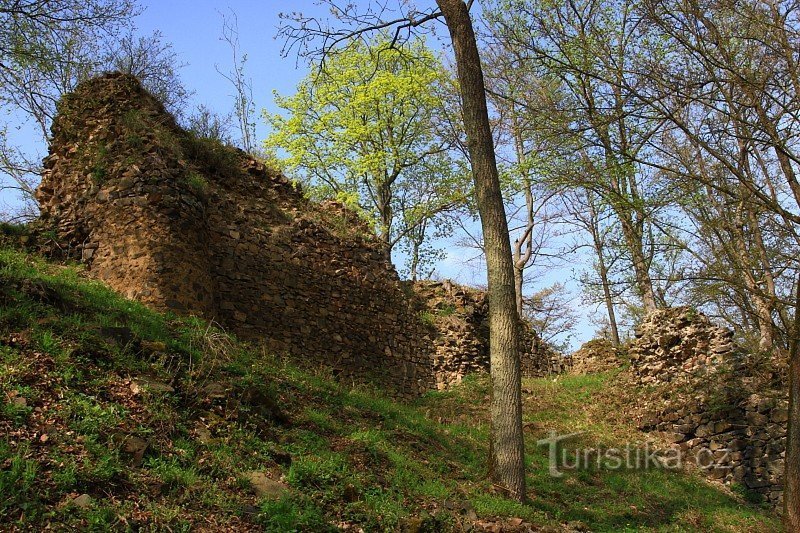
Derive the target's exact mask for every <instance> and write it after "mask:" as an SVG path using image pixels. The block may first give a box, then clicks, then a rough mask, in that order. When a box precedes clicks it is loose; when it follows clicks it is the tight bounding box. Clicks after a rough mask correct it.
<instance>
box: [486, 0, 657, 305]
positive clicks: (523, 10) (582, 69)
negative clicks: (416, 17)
mask: <svg viewBox="0 0 800 533" xmlns="http://www.w3.org/2000/svg"><path fill="white" fill-rule="evenodd" d="M632 10H633V6H632V5H631V4H630V3H628V2H621V1H615V0H608V1H604V2H597V1H594V0H580V1H575V2H568V3H565V4H558V3H553V2H547V1H542V2H528V1H517V0H502V1H499V2H496V3H495V5H493V6H492V9H490V11H489V19H490V28H491V30H492V32H493V35H494V36H495V39H496V40H497V41H500V42H502V43H503V47H504V48H505V49H506V50H507V56H506V61H508V62H509V66H508V67H507V69H509V70H511V69H526V70H527V71H528V72H531V73H532V75H529V77H530V78H531V79H536V78H537V77H538V76H539V75H540V74H539V73H542V72H545V73H547V75H548V76H549V77H550V78H552V79H554V80H557V81H558V83H559V90H558V91H557V94H558V96H559V99H558V100H553V101H552V102H551V106H550V108H549V109H550V112H551V114H552V115H555V116H559V117H562V118H559V120H557V121H550V122H551V125H550V127H553V128H556V129H555V130H554V131H553V133H552V135H553V139H554V140H557V139H559V140H558V141H556V142H564V143H566V144H567V145H569V146H571V147H573V149H574V153H575V154H576V156H579V157H582V158H584V159H585V161H584V163H589V165H586V164H584V169H585V170H586V171H587V172H588V173H587V174H583V175H580V174H577V173H566V174H562V175H561V176H557V177H556V179H558V180H561V181H562V182H564V183H563V184H564V185H568V186H572V187H579V188H591V189H592V190H593V191H594V192H595V194H596V195H598V196H599V197H600V198H601V199H602V200H603V201H604V202H605V203H606V204H607V205H608V206H610V207H611V209H612V210H613V212H614V213H615V216H616V217H617V219H618V221H619V227H620V229H621V238H622V239H621V240H622V242H623V243H624V245H625V249H626V252H627V256H628V258H629V261H630V265H631V270H632V272H633V274H634V280H633V282H634V283H633V287H634V288H635V290H636V292H637V293H638V296H639V297H640V298H641V302H642V306H643V308H644V310H645V311H646V312H647V311H652V310H654V309H655V308H656V307H657V306H659V305H663V304H664V302H663V298H662V297H661V295H660V294H659V292H658V291H657V287H656V286H655V284H654V282H653V279H652V274H651V271H652V268H653V263H654V261H655V259H656V258H655V252H656V251H657V250H656V248H655V246H654V243H653V239H651V238H650V231H651V229H652V226H651V221H652V218H653V217H654V215H655V212H656V210H657V207H658V205H660V204H661V203H662V202H663V200H662V199H658V198H657V196H658V194H657V193H658V192H659V191H658V190H657V189H655V188H654V187H653V183H652V181H651V180H650V176H649V174H648V172H647V171H648V169H647V168H646V167H643V166H642V165H640V164H638V160H639V159H640V157H641V156H642V152H643V151H644V150H645V149H647V147H648V146H649V145H648V141H649V139H650V138H651V136H652V135H653V134H654V133H655V132H656V131H657V130H658V124H657V123H652V121H650V120H649V119H648V117H646V116H644V115H642V114H640V113H638V112H637V111H638V107H640V106H641V104H640V103H639V102H638V101H636V100H633V99H631V98H630V97H629V96H628V95H627V94H626V93H624V92H622V91H620V90H618V84H617V83H616V82H615V80H617V79H619V78H622V77H628V78H631V77H635V76H636V71H635V69H633V68H632V65H633V62H634V60H635V55H634V53H635V51H636V48H635V47H632V46H631V41H632V40H633V39H634V38H635V37H636V36H637V34H638V30H637V27H636V23H635V20H634V19H633V17H632V15H631V13H632ZM633 83H635V81H634V82H633ZM516 93H517V95H519V96H517V95H514V94H506V95H503V96H505V97H513V98H514V99H515V101H516V102H517V103H518V105H523V106H529V107H533V108H536V107H537V105H538V104H539V103H540V102H541V100H540V99H537V100H533V101H532V100H531V98H530V96H532V95H536V94H537V92H536V91H532V90H529V91H527V93H525V91H521V90H519V89H517V91H516ZM584 156H585V157H584Z"/></svg>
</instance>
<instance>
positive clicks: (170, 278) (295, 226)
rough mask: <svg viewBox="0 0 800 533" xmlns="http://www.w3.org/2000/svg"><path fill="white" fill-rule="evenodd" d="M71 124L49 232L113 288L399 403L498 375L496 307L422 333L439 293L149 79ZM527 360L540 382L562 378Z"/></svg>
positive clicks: (62, 132)
mask: <svg viewBox="0 0 800 533" xmlns="http://www.w3.org/2000/svg"><path fill="white" fill-rule="evenodd" d="M58 111H59V113H58V116H57V117H56V119H55V121H54V124H53V136H52V143H51V146H50V155H49V156H48V157H47V158H46V159H45V165H44V166H45V171H44V174H43V176H42V182H41V185H40V187H39V189H38V191H37V199H38V200H39V202H40V206H41V212H42V223H43V224H44V225H47V226H51V227H55V229H56V230H57V232H58V235H59V237H60V239H61V241H62V242H63V243H64V246H65V247H66V248H67V252H68V253H69V254H70V255H72V256H73V257H78V258H80V259H82V260H83V261H84V263H85V264H86V265H87V268H88V272H89V274H90V275H92V276H94V277H96V278H97V279H100V280H102V281H104V282H106V283H107V284H109V285H110V286H111V287H112V288H114V289H115V290H117V291H119V292H121V293H122V294H124V295H126V296H128V297H130V298H135V299H138V300H141V301H143V302H144V303H147V304H149V305H151V306H153V307H155V308H158V309H163V310H171V311H175V312H177V313H182V314H187V313H193V314H197V315H200V316H203V317H205V318H208V319H213V320H215V321H217V322H218V323H219V324H220V325H222V326H223V327H224V328H226V329H228V330H230V331H233V332H234V333H236V334H237V335H238V336H240V337H242V338H245V339H253V340H257V341H259V342H264V343H266V344H267V345H268V346H269V347H270V348H271V349H272V350H273V351H275V352H276V353H287V354H291V355H294V356H296V357H297V358H299V359H301V360H307V361H309V362H312V363H315V364H316V363H319V362H322V363H326V364H329V365H330V366H332V367H333V368H334V369H335V370H336V371H337V372H338V373H339V374H341V375H342V376H344V377H352V378H357V379H362V378H368V377H370V376H374V377H376V378H378V379H379V380H380V381H381V382H382V383H384V384H385V385H387V386H389V387H390V388H392V389H394V390H395V391H396V392H397V393H398V395H400V396H407V397H411V396H415V395H418V394H419V393H421V392H423V391H426V390H429V389H432V388H435V387H436V386H437V384H439V385H440V386H441V384H442V383H447V384H449V383H452V382H454V381H458V379H459V376H461V375H463V373H465V372H469V371H473V370H482V369H485V368H486V367H487V366H488V354H487V346H488V343H487V341H486V335H485V333H483V332H481V333H480V334H478V333H476V332H478V331H479V330H481V328H483V322H484V319H483V318H481V316H485V307H486V304H485V299H481V298H479V297H477V296H474V295H472V293H470V294H471V296H469V297H468V298H467V297H466V296H465V295H466V292H463V295H464V298H462V299H459V298H460V295H459V294H458V291H456V292H455V293H453V294H451V295H449V296H448V297H449V298H454V303H453V306H454V308H455V309H456V312H457V313H458V314H460V315H461V316H459V318H458V320H457V321H456V323H458V324H461V325H463V326H464V327H465V328H466V330H463V331H462V330H458V331H456V330H452V329H449V328H448V327H445V326H446V325H445V324H444V323H438V322H436V321H431V320H428V321H426V320H424V317H425V315H424V314H425V313H427V312H429V310H430V305H431V304H430V302H428V303H427V304H426V302H425V297H426V296H425V295H426V294H427V293H426V291H425V290H423V291H422V292H415V291H414V288H413V287H412V286H411V285H410V284H409V283H407V282H403V281H401V280H400V279H399V277H398V275H397V273H396V271H395V270H394V268H393V266H392V265H391V264H390V263H389V262H388V261H387V260H386V259H385V256H384V254H383V253H382V251H381V246H380V243H379V242H378V240H377V239H376V238H375V237H374V236H373V235H372V232H371V231H370V230H369V228H368V227H367V225H366V224H365V223H364V222H363V221H361V220H360V219H359V218H358V216H357V215H355V214H354V213H352V212H351V211H348V210H347V209H345V208H344V207H342V206H341V205H338V204H335V203H332V202H327V203H322V204H317V203H314V202H310V201H308V200H307V199H306V198H305V197H304V196H303V194H302V193H301V191H300V190H299V189H298V188H296V187H295V186H294V185H293V184H292V183H291V182H290V181H289V180H287V179H286V178H285V177H284V176H282V175H281V174H280V173H278V172H275V171H272V170H270V169H268V168H266V167H265V166H264V165H263V164H261V163H260V162H257V161H255V160H253V159H252V158H249V157H247V156H246V155H245V154H244V153H242V152H241V151H238V150H235V149H233V148H229V147H225V146H222V145H220V144H219V143H216V142H213V141H209V140H203V139H197V138H195V137H194V136H192V135H189V134H188V133H186V132H185V131H183V130H182V129H181V128H179V127H178V126H177V125H176V123H175V121H174V119H173V118H172V117H171V116H170V115H169V114H168V113H167V112H166V111H165V110H164V108H163V106H161V104H159V103H158V102H157V101H156V100H155V99H154V98H153V97H152V96H151V95H149V94H148V93H147V92H146V91H144V90H143V89H142V87H141V85H140V84H139V83H138V81H137V80H136V79H135V78H132V77H130V76H125V75H121V74H108V75H105V76H103V77H100V78H96V79H93V80H89V81H88V82H85V83H83V84H81V85H80V86H79V87H78V89H77V90H76V91H75V93H73V94H71V95H68V96H66V97H65V98H64V99H63V100H62V101H61V102H60V104H59V106H58ZM459 290H461V289H459ZM470 298H472V299H473V300H474V301H471V300H470ZM478 300H480V301H478ZM437 324H438V325H439V326H442V327H439V328H438V329H437V327H436V326H437ZM459 327H460V326H459ZM481 331H482V330H481ZM462 333H463V335H462ZM528 344H530V345H531V346H533V340H532V337H530V336H529V338H528ZM537 349H538V348H537ZM537 353H538V352H537ZM524 359H525V361H526V365H527V368H528V369H529V373H532V372H535V371H537V369H538V368H539V367H542V366H544V367H547V366H548V365H549V362H543V363H539V362H538V361H535V360H534V359H533V355H532V352H531V353H529V354H528V356H526V357H525V358H524Z"/></svg>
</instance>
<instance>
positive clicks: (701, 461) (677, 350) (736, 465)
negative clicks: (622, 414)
mask: <svg viewBox="0 0 800 533" xmlns="http://www.w3.org/2000/svg"><path fill="white" fill-rule="evenodd" d="M628 349H629V354H630V356H631V374H632V377H633V379H634V380H636V381H638V382H639V383H640V384H644V385H647V386H648V388H649V390H650V394H649V395H644V396H642V397H641V398H639V399H638V403H639V405H640V406H641V407H642V408H643V410H644V411H645V414H644V416H643V420H642V422H641V424H640V427H641V429H643V430H645V431H655V432H659V433H660V434H661V435H662V436H663V437H665V438H666V439H667V441H668V442H670V443H672V444H673V445H675V446H677V447H678V448H679V449H680V450H681V451H682V452H683V456H684V457H685V458H686V459H687V460H690V461H694V462H696V463H698V466H700V467H701V468H702V469H703V470H704V471H705V472H706V473H707V474H708V475H709V476H710V477H711V478H712V479H716V480H718V481H720V482H722V483H725V484H733V483H737V484H740V485H742V486H744V487H746V488H747V489H748V490H750V491H752V492H754V493H757V494H760V495H761V496H762V497H763V498H764V500H765V501H767V502H769V503H770V504H772V505H774V506H779V505H780V503H781V501H782V484H783V471H784V457H785V448H786V422H787V419H788V400H787V393H786V391H787V389H786V388H785V387H784V386H782V384H781V383H780V379H778V380H777V381H776V379H775V378H776V374H774V373H771V372H770V371H768V370H767V369H766V368H765V365H767V366H769V362H768V361H767V362H765V361H764V360H762V359H759V356H758V355H749V354H746V353H744V351H742V350H741V349H739V348H738V347H737V346H736V343H735V342H734V340H733V333H732V332H731V331H730V330H728V329H726V328H723V327H720V326H717V325H715V324H714V323H713V322H711V320H709V319H708V317H706V316H705V315H703V314H702V313H699V312H697V311H694V310H692V309H690V308H686V307H678V308H674V309H662V310H658V311H655V312H654V313H651V314H650V315H649V316H648V317H647V318H646V319H645V320H644V321H643V323H642V324H641V325H640V326H639V327H638V328H637V333H636V338H635V339H634V340H633V341H632V342H631V343H630V345H629V348H628Z"/></svg>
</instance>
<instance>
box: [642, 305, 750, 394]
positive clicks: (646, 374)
mask: <svg viewBox="0 0 800 533" xmlns="http://www.w3.org/2000/svg"><path fill="white" fill-rule="evenodd" d="M628 354H629V355H630V359H631V364H632V368H633V370H634V372H635V374H636V376H638V378H639V380H640V381H641V382H642V383H648V384H652V383H657V382H658V383H667V382H671V381H674V380H681V379H685V378H687V377H690V376H697V375H698V374H699V373H703V372H707V371H710V370H712V369H713V368H714V367H715V366H717V365H718V364H719V363H720V362H722V361H726V360H728V359H731V358H734V357H737V356H738V352H737V350H736V346H735V345H734V343H733V331H731V330H729V329H727V328H723V327H720V326H717V325H716V324H714V323H713V322H711V320H709V318H708V317H707V316H705V315H704V314H702V313H699V312H697V311H695V310H694V309H692V308H690V307H675V308H669V309H659V310H657V311H654V312H653V313H651V314H649V315H648V316H647V317H646V318H645V320H644V321H643V322H642V323H641V324H639V326H638V327H637V328H636V338H635V339H634V340H633V341H632V342H631V343H630V346H629V347H628Z"/></svg>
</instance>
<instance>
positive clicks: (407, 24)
mask: <svg viewBox="0 0 800 533" xmlns="http://www.w3.org/2000/svg"><path fill="white" fill-rule="evenodd" d="M327 3H328V4H330V5H331V7H332V12H333V13H334V14H336V15H337V17H338V18H339V19H340V20H341V21H344V22H345V23H347V24H350V25H352V26H355V27H351V28H349V29H346V30H339V29H334V28H331V27H330V26H329V25H328V24H321V23H320V21H318V20H316V19H309V18H305V17H302V16H297V17H295V19H294V21H295V23H296V25H289V26H286V27H284V28H283V30H282V33H283V35H284V36H286V37H287V38H288V41H289V42H290V45H291V46H293V45H299V46H303V45H307V44H308V43H309V42H313V43H314V46H315V47H316V48H315V49H316V51H317V52H318V53H321V54H322V55H323V56H324V55H326V54H328V53H329V52H330V51H331V50H335V49H336V47H337V46H339V45H341V44H342V43H346V42H350V41H352V40H353V39H363V36H364V35H365V34H368V33H370V32H375V31H376V30H378V29H386V28H393V30H394V32H393V37H392V40H391V41H390V42H391V44H393V45H394V44H396V43H397V42H399V41H401V40H402V38H403V36H404V35H406V36H408V35H409V34H412V33H413V32H415V31H421V30H422V29H424V25H425V24H426V23H428V22H430V21H432V20H435V19H437V18H439V17H444V20H445V23H446V25H447V28H448V31H449V33H450V38H451V42H452V46H453V50H454V52H455V58H456V67H457V72H458V82H459V89H460V93H461V103H462V117H463V122H464V129H465V131H466V136H467V148H468V152H469V156H470V165H471V167H472V176H473V182H474V186H475V197H476V203H477V207H478V211H479V213H480V216H481V225H482V227H483V233H484V235H483V239H484V244H485V255H486V264H487V271H488V281H489V315H490V318H489V338H490V341H491V342H490V358H491V363H490V366H491V379H492V401H491V417H492V439H491V450H490V472H491V476H492V478H493V479H494V481H495V482H496V483H497V484H498V485H499V486H501V487H503V488H504V489H505V490H506V491H507V492H508V494H509V495H510V496H511V497H513V498H516V499H518V500H524V499H525V498H526V491H525V460H524V450H525V444H524V437H523V433H522V392H521V388H522V387H521V372H520V358H519V350H520V348H521V342H520V335H519V315H518V314H517V309H516V297H515V294H514V265H513V263H512V259H511V243H510V240H509V234H508V224H507V222H506V213H505V209H504V206H503V196H502V191H501V189H500V180H499V175H498V171H497V161H496V159H495V153H494V141H493V139H492V133H491V127H490V124H489V113H488V109H487V104H486V88H485V85H484V80H483V70H482V66H481V60H480V54H479V53H478V46H477V42H476V40H475V32H474V28H473V26H472V20H471V18H470V13H469V11H470V7H471V5H472V0H470V2H469V5H468V4H466V3H465V2H463V1H462V0H437V2H436V4H437V6H438V11H437V10H429V11H425V12H421V11H418V10H417V9H415V8H414V7H413V6H410V5H409V4H405V3H403V4H401V8H402V7H405V8H406V9H407V11H406V12H405V13H403V14H402V15H401V16H399V17H396V18H393V19H391V20H387V19H385V18H384V17H383V14H384V10H382V9H378V10H376V11H373V10H368V11H367V12H366V13H358V12H357V8H356V6H355V5H354V4H346V5H342V6H339V5H337V3H336V2H334V1H332V0H329V1H328V2H327ZM320 39H321V41H322V44H321V46H316V45H317V43H318V40H320Z"/></svg>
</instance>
